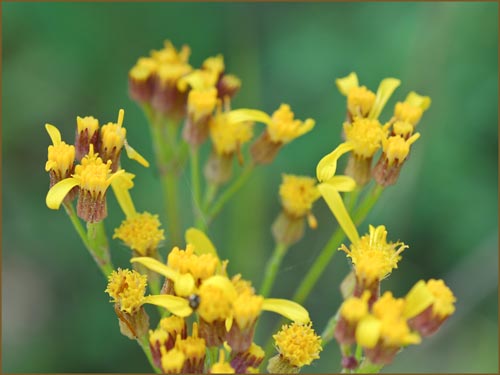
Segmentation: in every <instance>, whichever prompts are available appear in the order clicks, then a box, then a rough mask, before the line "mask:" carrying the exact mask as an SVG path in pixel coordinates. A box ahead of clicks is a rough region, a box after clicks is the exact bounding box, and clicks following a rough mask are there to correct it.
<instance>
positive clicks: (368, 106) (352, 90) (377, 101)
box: [335, 72, 401, 119]
mask: <svg viewBox="0 0 500 375" xmlns="http://www.w3.org/2000/svg"><path fill="white" fill-rule="evenodd" d="M335 83H336V84H337V87H338V89H339V91H340V92H341V93H342V95H344V96H347V109H348V112H349V114H350V115H351V117H356V116H357V117H367V118H369V119H377V118H378V117H379V116H380V113H382V110H383V109H384V106H385V104H386V103H387V101H388V100H389V98H390V97H391V95H392V93H393V92H394V90H396V89H397V88H398V86H399V85H400V84H401V81H400V80H399V79H395V78H385V79H383V80H382V81H381V82H380V85H379V86H378V89H377V94H374V93H373V92H371V91H370V90H368V89H367V88H366V87H365V86H359V83H358V76H357V75H356V73H354V72H353V73H351V74H349V75H348V76H347V77H344V78H339V79H337V80H336V81H335Z"/></svg>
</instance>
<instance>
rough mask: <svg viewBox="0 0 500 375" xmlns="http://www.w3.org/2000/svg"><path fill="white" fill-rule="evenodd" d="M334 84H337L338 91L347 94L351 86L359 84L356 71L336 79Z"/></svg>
mask: <svg viewBox="0 0 500 375" xmlns="http://www.w3.org/2000/svg"><path fill="white" fill-rule="evenodd" d="M335 84H336V85H337V88H338V89H339V91H340V93H341V94H342V95H344V96H347V95H348V94H349V91H351V89H352V88H353V87H358V86H359V83H358V76H357V75H356V73H354V72H352V73H351V74H349V75H348V76H347V77H344V78H338V79H336V80H335Z"/></svg>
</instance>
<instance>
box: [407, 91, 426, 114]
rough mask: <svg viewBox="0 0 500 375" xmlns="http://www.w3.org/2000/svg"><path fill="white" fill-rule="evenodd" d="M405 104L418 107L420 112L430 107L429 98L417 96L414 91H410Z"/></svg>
mask: <svg viewBox="0 0 500 375" xmlns="http://www.w3.org/2000/svg"><path fill="white" fill-rule="evenodd" d="M405 102H406V103H408V104H410V105H412V106H413V107H420V108H421V109H422V111H426V110H427V109H428V108H429V107H430V106H431V98H429V97H428V96H422V95H419V94H417V93H416V92H415V91H411V92H410V93H409V94H408V95H407V96H406V99H405Z"/></svg>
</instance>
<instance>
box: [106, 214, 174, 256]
mask: <svg viewBox="0 0 500 375" xmlns="http://www.w3.org/2000/svg"><path fill="white" fill-rule="evenodd" d="M163 232H164V231H163V229H160V221H159V220H158V215H151V214H150V213H149V212H144V213H142V214H136V215H134V216H132V217H129V218H127V219H126V220H124V221H123V222H122V224H121V225H120V227H118V228H116V229H115V233H114V235H113V238H119V239H120V240H122V241H123V242H124V243H125V245H127V246H128V247H130V248H131V249H132V250H134V251H136V252H137V253H139V254H140V255H142V256H148V255H151V254H153V253H154V252H156V249H157V248H158V245H159V243H160V241H162V240H164V239H165V236H164V235H163Z"/></svg>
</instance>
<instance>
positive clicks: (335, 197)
mask: <svg viewBox="0 0 500 375" xmlns="http://www.w3.org/2000/svg"><path fill="white" fill-rule="evenodd" d="M318 190H319V192H320V193H321V195H322V196H323V199H324V200H325V202H326V204H328V207H329V208H330V210H331V211H332V213H333V216H335V218H336V219H337V222H338V223H339V225H340V226H341V228H342V230H343V231H344V233H345V235H346V236H347V237H348V238H349V240H350V241H351V243H353V244H356V243H358V242H359V234H358V231H357V229H356V226H355V225H354V223H353V222H352V219H351V217H350V216H349V213H348V212H347V209H346V208H345V205H344V202H343V201H342V198H341V197H340V194H339V192H338V191H337V189H335V188H334V187H333V186H332V185H329V184H326V183H322V184H319V185H318Z"/></svg>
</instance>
